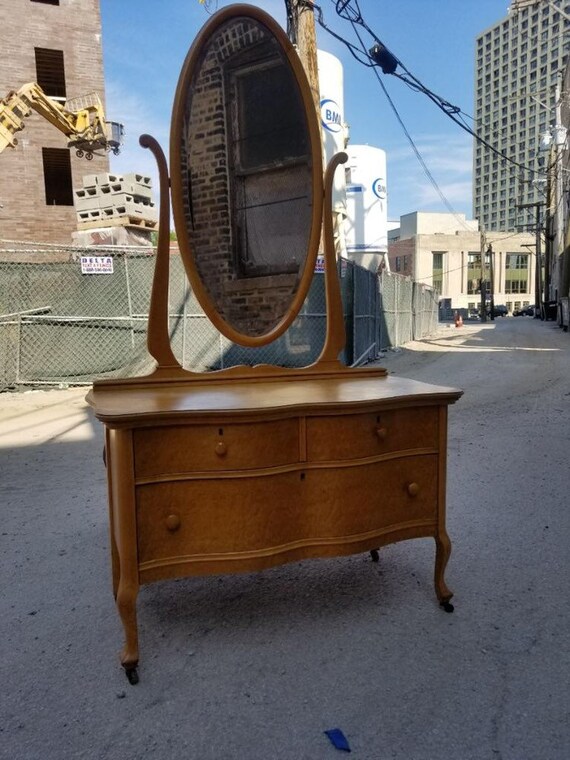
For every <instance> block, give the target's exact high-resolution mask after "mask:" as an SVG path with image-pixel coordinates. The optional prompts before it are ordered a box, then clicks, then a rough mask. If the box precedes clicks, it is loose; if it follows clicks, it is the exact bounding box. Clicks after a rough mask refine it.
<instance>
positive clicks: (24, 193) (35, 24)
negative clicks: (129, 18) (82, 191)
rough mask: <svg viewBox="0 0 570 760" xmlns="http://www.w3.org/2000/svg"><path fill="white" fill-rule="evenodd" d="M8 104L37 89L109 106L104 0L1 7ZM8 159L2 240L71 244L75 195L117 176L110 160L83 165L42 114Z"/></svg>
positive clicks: (11, 2) (15, 1)
mask: <svg viewBox="0 0 570 760" xmlns="http://www.w3.org/2000/svg"><path fill="white" fill-rule="evenodd" d="M0 50H1V53H0V98H4V97H5V96H6V95H7V94H8V92H9V91H11V90H18V89H19V88H20V87H21V86H22V85H24V84H26V83H28V82H37V83H38V84H39V85H40V86H41V87H42V89H43V90H44V92H45V93H46V94H47V95H48V96H49V97H50V98H52V99H53V100H56V101H57V102H59V103H61V104H62V105H64V104H65V103H66V101H67V100H68V99H69V98H74V97H77V96H84V95H87V94H89V93H91V92H97V93H98V94H99V96H100V97H101V99H102V100H104V94H105V92H104V79H103V53H102V48H101V17H100V9H99V0H73V2H69V0H61V2H60V0H3V2H0ZM17 138H18V145H17V146H16V147H15V148H6V149H5V150H4V151H3V152H2V154H0V238H3V239H9V240H32V241H40V242H54V243H68V244H69V243H71V233H72V232H73V231H74V230H75V229H76V228H77V223H76V212H75V208H74V205H73V202H74V198H73V188H76V187H81V185H82V177H83V175H85V174H97V173H99V172H107V171H108V170H109V160H108V157H107V155H105V154H104V155H98V156H95V157H94V158H93V160H92V161H86V160H85V158H78V157H77V156H76V155H75V150H70V149H69V148H68V147H67V140H66V137H65V135H63V134H62V133H61V132H60V131H58V129H56V128H55V127H54V126H53V125H52V124H50V123H49V122H48V121H47V120H46V119H44V118H42V117H41V116H40V115H39V114H37V113H31V115H30V116H29V117H28V118H26V128H25V129H24V130H23V131H22V132H19V133H18V134H17Z"/></svg>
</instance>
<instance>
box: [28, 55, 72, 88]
mask: <svg viewBox="0 0 570 760" xmlns="http://www.w3.org/2000/svg"><path fill="white" fill-rule="evenodd" d="M34 51H35V54H36V81H37V83H38V84H39V86H40V87H41V88H42V90H43V91H44V92H45V94H46V95H48V96H49V97H50V98H58V99H60V100H65V98H66V92H65V68H64V65H63V50H50V49H48V48H35V49H34Z"/></svg>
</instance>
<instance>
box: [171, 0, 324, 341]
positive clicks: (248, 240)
mask: <svg viewBox="0 0 570 760" xmlns="http://www.w3.org/2000/svg"><path fill="white" fill-rule="evenodd" d="M170 173H171V185H172V190H171V192H172V208H173V216H174V223H175V228H176V234H177V238H178V243H179V246H180V254H181V256H182V259H183V261H184V266H185V269H186V272H187V274H188V278H189V280H190V284H191V286H192V288H193V290H194V292H195V294H196V297H197V298H198V300H199V301H200V304H201V305H202V308H203V309H204V311H205V312H206V314H207V316H208V317H209V318H210V319H211V320H212V322H213V323H214V325H215V326H216V327H217V328H218V329H219V330H220V331H221V332H222V333H223V334H224V335H226V336H227V337H228V338H229V339H230V340H232V341H233V342H235V343H239V344H241V345H244V346H259V345H264V344H266V343H269V342H270V341H272V340H274V339H275V338H277V337H278V336H279V335H281V334H282V333H283V332H284V331H285V330H286V329H287V327H288V326H289V325H290V324H291V322H292V321H293V319H294V318H295V316H296V315H297V313H298V311H299V309H300V308H301V305H302V303H303V300H304V298H305V296H306V294H307V291H308V288H309V285H310V282H311V278H312V274H313V271H314V266H315V260H316V255H317V249H318V245H319V238H320V228H321V216H322V195H323V190H322V183H323V175H322V156H321V144H320V131H319V127H318V122H317V117H316V109H315V106H314V101H313V98H312V94H311V90H310V88H309V85H308V82H307V79H306V76H305V73H304V71H303V68H302V66H301V63H300V61H299V58H298V56H297V53H296V52H295V50H294V48H293V46H292V45H291V43H290V42H289V40H288V39H287V37H286V35H285V33H284V32H283V30H282V29H281V28H280V27H279V26H278V25H277V23H276V22H275V21H274V20H273V19H272V18H271V17H270V16H268V15H267V14H266V13H264V12H263V11H260V10H259V9H258V8H255V7H252V6H247V5H234V6H230V7H228V8H226V9H224V10H222V11H219V12H218V13H217V14H215V15H214V16H213V17H212V19H211V20H210V21H209V23H208V24H206V26H205V27H204V28H203V29H202V31H201V32H200V34H199V35H198V37H197V39H196V41H195V42H194V44H193V45H192V47H191V49H190V51H189V53H188V55H187V57H186V61H185V62H184V66H183V68H182V72H181V74H180V79H179V82H178V87H177V90H176V97H175V101H174V110H173V116H172V130H171V136H170Z"/></svg>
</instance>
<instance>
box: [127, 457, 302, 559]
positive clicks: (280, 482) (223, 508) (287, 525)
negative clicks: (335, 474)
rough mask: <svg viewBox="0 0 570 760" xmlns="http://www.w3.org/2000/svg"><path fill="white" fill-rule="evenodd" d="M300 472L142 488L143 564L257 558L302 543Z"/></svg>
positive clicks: (139, 525)
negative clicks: (242, 555) (235, 555)
mask: <svg viewBox="0 0 570 760" xmlns="http://www.w3.org/2000/svg"><path fill="white" fill-rule="evenodd" d="M303 485H304V481H303V480H301V478H300V476H299V473H298V472H295V471H293V472H283V473H276V474H271V475H264V476H257V475H254V476H252V477H248V476H240V477H236V478H232V477H224V478H216V477H213V478H212V477H211V478H203V479H200V478H198V479H196V480H190V481H176V482H173V483H150V484H144V485H139V486H137V497H136V501H137V540H138V557H139V563H140V564H144V563H148V562H153V561H160V560H164V559H175V558H184V557H189V556H194V557H203V558H204V557H207V555H212V554H214V555H215V554H228V553H233V552H244V553H248V552H249V553H251V552H253V553H255V552H260V551H262V552H263V551H264V550H267V549H269V548H270V547H273V546H280V545H283V544H290V543H293V542H295V541H298V540H299V539H302V538H303V537H304V536H303V533H302V530H303V525H304V509H303V500H302V495H301V491H302V488H303Z"/></svg>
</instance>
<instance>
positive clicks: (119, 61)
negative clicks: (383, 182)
mask: <svg viewBox="0 0 570 760" xmlns="http://www.w3.org/2000/svg"><path fill="white" fill-rule="evenodd" d="M319 4H320V6H321V8H322V10H323V14H324V18H325V21H326V23H327V25H328V26H330V27H331V28H333V29H334V30H335V32H337V33H338V34H341V35H342V36H344V37H346V38H348V39H349V40H350V41H352V42H357V41H356V39H355V38H354V36H353V32H352V29H351V27H350V25H349V24H348V22H346V21H344V20H342V19H340V18H338V17H337V16H336V13H335V7H334V3H333V2H332V0H320V3H319ZM359 4H360V10H361V12H362V16H363V18H364V19H365V21H366V23H367V24H368V26H369V27H370V28H371V29H372V30H373V31H374V32H375V34H376V35H377V36H378V37H379V38H380V39H381V40H382V41H383V42H384V44H385V45H386V46H387V47H388V48H389V49H390V50H391V51H392V52H393V53H394V54H395V55H396V56H397V57H398V58H399V59H400V60H401V61H402V62H403V63H404V64H405V65H406V67H407V68H408V69H409V70H410V71H411V72H412V73H413V74H414V75H415V76H416V77H418V78H419V79H420V80H421V81H422V82H423V83H424V84H425V85H427V86H428V87H429V88H430V89H431V90H433V91H434V92H436V93H437V94H438V95H441V96H443V97H444V98H445V99H446V100H447V101H449V102H450V103H452V104H454V105H457V106H460V107H461V109H462V110H463V111H464V112H466V113H468V114H471V115H472V114H473V79H474V69H473V59H474V42H475V37H476V35H477V34H479V33H480V32H481V31H483V30H484V29H486V28H487V27H488V26H490V25H491V24H494V23H495V22H496V21H499V20H500V19H502V18H504V17H505V16H506V12H507V7H508V0H396V1H395V0H359ZM227 5H230V3H229V2H224V1H223V0H218V2H216V0H208V1H207V2H206V4H205V5H203V4H200V2H199V0H160V1H159V0H101V17H102V26H103V59H104V67H105V80H106V98H107V113H108V118H110V119H113V120H115V121H121V122H123V123H124V125H125V129H126V138H125V145H124V149H123V151H122V153H121V155H120V156H118V157H116V158H114V157H112V160H111V169H112V171H114V172H116V173H123V172H127V171H137V172H142V173H148V174H150V175H151V176H152V177H153V179H154V178H156V170H155V167H154V162H153V159H152V157H151V156H150V155H149V153H148V151H145V150H143V149H142V148H140V147H139V145H138V137H139V135H140V134H142V133H143V132H148V133H149V134H152V135H153V136H154V137H156V139H157V140H158V141H159V142H160V143H161V145H162V146H163V149H164V151H165V153H166V154H167V155H168V133H169V124H170V116H171V110H172V100H173V97H174V91H175V88H176V84H177V81H178V76H179V72H180V68H181V66H182V62H183V61H184V58H185V56H186V53H187V51H188V48H189V47H190V45H191V43H192V41H193V39H194V37H195V35H196V33H197V32H198V30H199V29H200V28H201V26H203V24H204V23H205V22H206V21H207V20H208V18H209V13H208V8H209V9H210V10H211V11H213V10H214V9H215V8H216V7H218V8H222V7H225V6H227ZM256 5H258V6H259V7H260V8H263V10H265V11H267V12H269V13H270V14H271V15H272V16H273V17H274V18H275V19H277V21H278V22H279V23H280V24H281V25H282V26H284V25H285V3H284V2H283V0H266V1H265V2H260V3H257V4H256ZM364 39H365V43H366V46H367V47H370V46H371V45H372V43H373V40H372V39H371V38H370V37H367V36H365V38H364ZM317 44H318V47H319V48H321V49H323V50H326V51H327V52H329V53H332V54H333V55H335V56H337V57H338V58H339V59H340V60H341V62H342V64H343V68H344V99H345V103H344V105H345V119H346V121H348V123H349V124H350V136H351V142H352V143H356V144H358V143H367V144H369V145H374V146H376V147H379V148H382V149H383V150H385V151H386V154H387V185H388V216H389V218H390V219H398V218H399V216H400V215H401V214H406V213H409V212H412V211H420V210H422V211H446V210H447V209H446V208H445V206H444V204H443V203H442V201H441V199H440V198H439V196H438V195H437V193H436V191H435V190H434V189H433V187H432V185H431V184H430V182H429V180H428V179H427V177H426V176H425V174H424V172H423V170H422V169H421V167H420V164H419V163H418V160H417V158H416V157H415V155H414V153H413V151H412V148H411V147H410V145H409V143H408V141H407V139H406V137H405V135H404V133H403V131H402V128H401V126H400V125H399V124H398V122H397V120H396V118H395V116H394V114H393V112H392V110H391V109H390V106H389V104H388V102H387V100H386V98H385V96H384V93H383V92H382V90H381V88H380V85H379V84H378V81H377V79H376V77H375V75H374V73H373V72H372V71H370V70H368V69H366V68H365V67H363V66H362V65H361V64H359V63H358V62H357V61H355V60H354V59H353V58H352V56H351V55H350V53H349V52H348V50H347V49H346V47H345V46H344V45H342V43H340V42H338V41H337V40H335V39H334V38H333V37H331V36H330V35H329V34H328V33H327V32H326V31H324V30H323V29H321V28H320V27H318V26H317ZM381 77H382V78H383V82H384V84H385V85H386V88H387V89H388V91H389V94H390V96H391V98H392V100H393V101H394V103H395V105H396V107H397V109H398V111H399V113H400V116H401V117H402V120H403V121H404V124H405V125H406V127H407V129H408V131H409V132H410V134H411V136H412V137H413V139H414V142H415V143H416V145H417V147H418V148H419V150H420V152H421V154H422V156H423V158H424V160H425V163H426V164H427V166H428V168H429V170H430V172H431V174H432V175H433V176H434V178H435V180H436V182H437V184H438V185H439V187H440V188H441V190H442V192H443V194H444V195H445V197H446V198H447V200H448V201H449V203H450V204H451V206H452V207H453V208H454V209H455V210H456V211H458V212H463V213H465V214H466V215H467V217H468V218H470V217H471V156H472V140H471V138H470V137H469V136H468V135H467V134H466V133H465V132H463V131H462V130H461V129H460V128H459V127H458V126H456V125H455V124H454V123H453V122H452V121H451V120H450V119H449V118H448V117H446V116H445V115H444V114H443V113H442V112H441V111H439V110H438V109H437V107H436V106H435V105H434V104H433V103H432V102H431V101H430V100H429V99H428V98H427V97H426V96H425V95H422V94H420V93H417V92H413V91H411V90H410V89H409V88H408V87H406V85H405V84H404V83H403V82H401V81H400V80H398V79H396V78H394V77H390V76H386V75H383V74H381ZM155 186H156V182H155Z"/></svg>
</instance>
